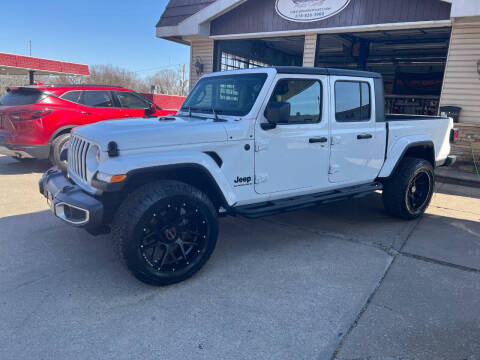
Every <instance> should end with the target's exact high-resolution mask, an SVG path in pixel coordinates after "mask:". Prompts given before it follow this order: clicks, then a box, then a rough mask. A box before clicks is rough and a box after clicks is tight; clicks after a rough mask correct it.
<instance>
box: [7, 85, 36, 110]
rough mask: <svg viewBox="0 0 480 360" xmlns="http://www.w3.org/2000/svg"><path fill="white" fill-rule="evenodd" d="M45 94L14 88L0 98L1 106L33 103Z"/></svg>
mask: <svg viewBox="0 0 480 360" xmlns="http://www.w3.org/2000/svg"><path fill="white" fill-rule="evenodd" d="M43 97H44V94H43V93H42V92H40V91H33V90H27V89H18V90H12V91H9V92H8V93H6V94H5V95H4V96H3V97H2V98H0V106H16V105H31V104H35V103H36V102H38V101H40V100H41V99H42V98H43Z"/></svg>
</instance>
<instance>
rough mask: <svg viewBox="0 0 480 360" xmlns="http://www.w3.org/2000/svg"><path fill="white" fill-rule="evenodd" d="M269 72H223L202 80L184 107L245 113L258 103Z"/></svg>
mask: <svg viewBox="0 0 480 360" xmlns="http://www.w3.org/2000/svg"><path fill="white" fill-rule="evenodd" d="M266 79H267V74H265V73H256V74H243V75H223V76H213V77H207V78H204V79H202V80H200V81H199V82H198V84H197V85H196V86H195V88H194V89H193V90H192V92H191V94H190V95H189V96H188V98H187V100H185V102H184V103H183V106H182V110H185V111H190V110H191V111H196V112H211V113H213V111H215V112H216V113H217V114H222V115H233V116H245V115H247V114H248V113H249V112H250V110H251V109H252V107H253V104H255V101H256V100H257V97H258V94H259V93H260V90H262V87H263V84H264V83H265V80H266Z"/></svg>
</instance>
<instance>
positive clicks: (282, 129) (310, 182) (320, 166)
mask: <svg viewBox="0 0 480 360" xmlns="http://www.w3.org/2000/svg"><path fill="white" fill-rule="evenodd" d="M277 79H278V80H277V82H276V84H275V85H274V87H273V90H272V92H271V96H270V97H269V99H270V100H269V103H270V104H271V103H277V105H279V106H282V105H287V106H288V107H289V108H290V116H289V118H288V119H285V120H284V121H283V122H282V123H278V124H277V127H276V128H274V129H270V130H263V129H262V128H261V123H266V122H268V120H267V119H266V117H265V112H263V113H262V114H261V115H260V116H259V119H258V120H257V124H256V128H255V191H256V192H257V193H260V194H266V193H276V192H282V191H291V190H297V189H309V188H322V186H324V185H325V184H326V183H328V159H329V127H328V114H329V107H328V106H326V104H328V96H329V95H328V94H329V93H328V81H327V77H325V76H317V77H315V78H312V77H307V76H304V77H303V76H299V77H295V78H292V77H291V76H290V77H289V76H283V75H282V76H278V78H277ZM267 105H268V104H265V108H266V106H267Z"/></svg>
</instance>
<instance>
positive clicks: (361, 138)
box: [357, 134, 373, 140]
mask: <svg viewBox="0 0 480 360" xmlns="http://www.w3.org/2000/svg"><path fill="white" fill-rule="evenodd" d="M372 137H373V136H372V134H360V135H357V139H358V140H366V139H371V138H372Z"/></svg>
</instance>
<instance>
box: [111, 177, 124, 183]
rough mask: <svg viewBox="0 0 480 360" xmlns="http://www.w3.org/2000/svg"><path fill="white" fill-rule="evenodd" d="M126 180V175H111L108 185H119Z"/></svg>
mask: <svg viewBox="0 0 480 360" xmlns="http://www.w3.org/2000/svg"><path fill="white" fill-rule="evenodd" d="M126 178H127V175H113V176H112V178H111V179H110V183H111V184H114V183H120V182H122V181H123V180H125V179H126Z"/></svg>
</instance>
